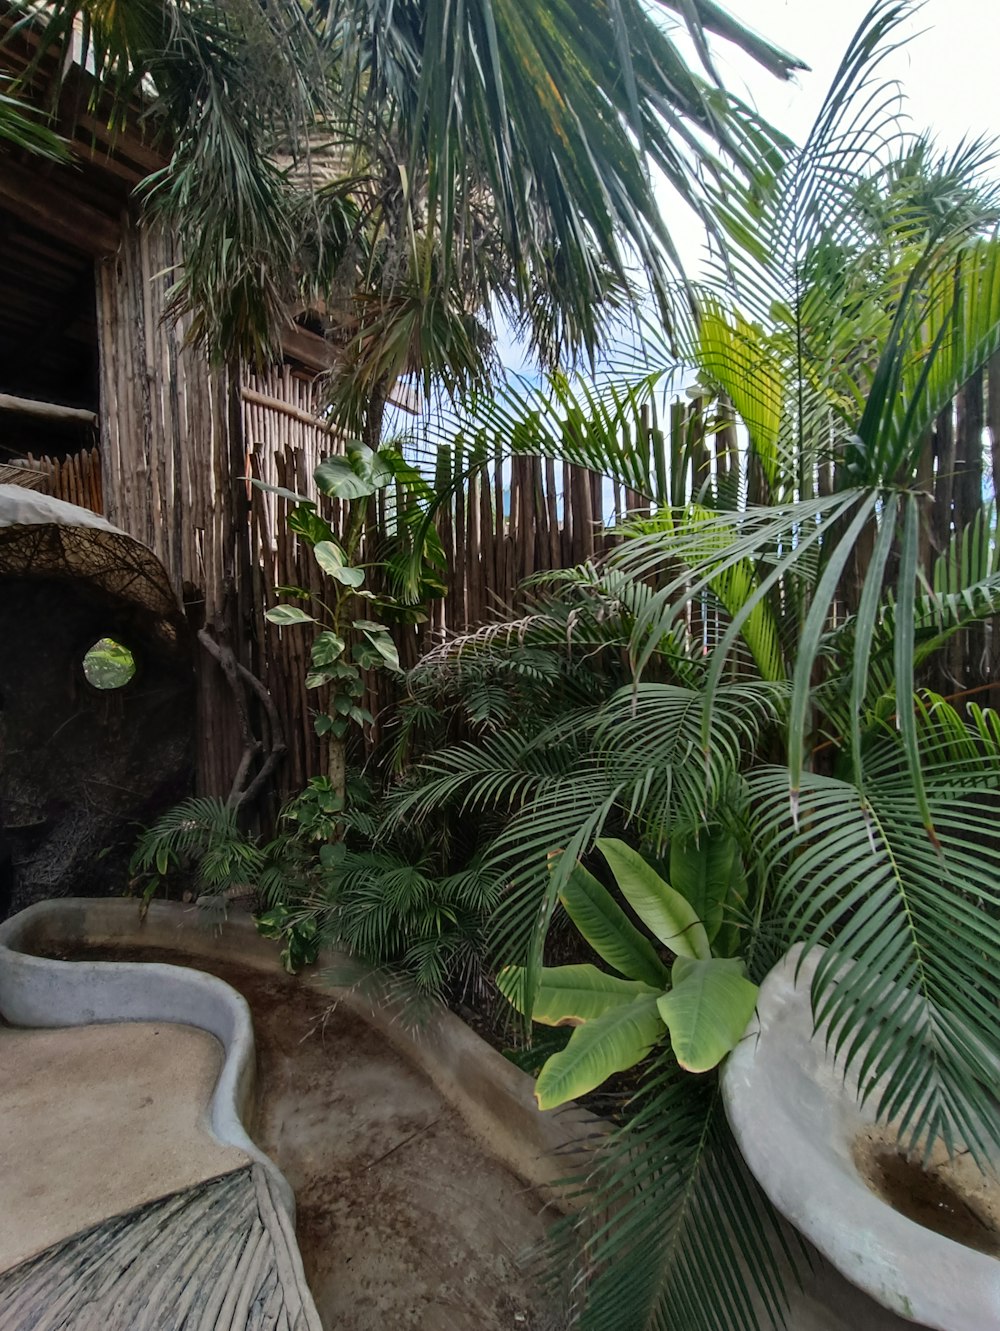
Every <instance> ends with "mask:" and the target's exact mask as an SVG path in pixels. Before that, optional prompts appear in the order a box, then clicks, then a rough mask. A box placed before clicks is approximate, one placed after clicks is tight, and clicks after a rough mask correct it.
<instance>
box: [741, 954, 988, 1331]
mask: <svg viewBox="0 0 1000 1331" xmlns="http://www.w3.org/2000/svg"><path fill="white" fill-rule="evenodd" d="M800 955H801V949H799V948H795V949H793V950H792V951H791V952H790V953H789V954H788V956H786V957H785V958H784V959H783V961H782V962H781V963H780V964H779V965H778V966H776V967H775V968H774V970H772V971H771V973H770V974H769V975H768V977H767V979H766V980H765V981H764V984H763V985H762V987H761V991H760V996H759V1000H758V1005H757V1016H756V1018H755V1019H754V1022H753V1023H752V1025H751V1027H750V1029H749V1030H748V1032H747V1035H746V1037H745V1038H744V1040H743V1041H742V1043H741V1044H740V1045H739V1046H738V1048H737V1049H736V1050H734V1052H733V1053H732V1054H731V1055H730V1057H729V1059H728V1060H727V1062H726V1066H725V1068H724V1070H723V1074H722V1090H723V1096H724V1101H725V1107H726V1113H727V1115H728V1118H729V1122H730V1125H731V1127H732V1129H733V1132H734V1134H735V1136H736V1140H737V1142H738V1143H739V1146H740V1150H741V1151H742V1153H743V1155H744V1157H745V1158H746V1161H747V1164H748V1165H749V1167H750V1169H751V1170H752V1171H753V1173H754V1174H755V1175H756V1177H757V1179H758V1181H759V1182H760V1184H761V1185H762V1187H763V1188H764V1191H765V1192H766V1193H767V1194H768V1196H769V1197H770V1199H771V1201H772V1202H773V1203H774V1205H775V1206H776V1208H777V1209H778V1210H779V1211H780V1212H781V1213H782V1214H783V1215H785V1216H786V1217H787V1218H788V1220H790V1221H791V1223H792V1224H793V1225H794V1226H795V1227H796V1229H798V1230H799V1231H800V1232H801V1233H802V1234H804V1235H805V1236H806V1237H807V1238H808V1239H809V1240H810V1241H811V1242H812V1243H813V1244H815V1246H816V1247H817V1248H818V1249H819V1250H820V1252H821V1253H823V1254H824V1255H825V1256H826V1257H827V1258H828V1259H829V1261H830V1262H831V1263H832V1264H833V1265H834V1266H835V1267H836V1268H837V1269H838V1270H839V1271H840V1272H842V1274H843V1275H845V1276H846V1277H847V1279H848V1280H849V1281H850V1282H851V1283H852V1284H854V1285H856V1286H858V1287H859V1288H861V1289H863V1290H865V1291H866V1292H867V1293H868V1294H870V1295H871V1297H872V1298H873V1299H875V1300H876V1301H877V1302H878V1303H879V1304H881V1305H882V1306H883V1307H885V1308H888V1309H891V1310H892V1311H893V1312H895V1313H896V1314H898V1315H899V1316H900V1317H901V1318H904V1319H906V1320H907V1321H908V1322H911V1323H912V1322H915V1323H917V1324H919V1325H922V1326H925V1327H928V1328H931V1327H932V1328H935V1329H936V1331H986V1328H988V1327H998V1326H1000V1261H998V1260H997V1258H996V1256H991V1255H988V1254H987V1253H985V1252H981V1251H976V1250H975V1249H974V1248H972V1247H968V1246H965V1244H964V1243H961V1242H957V1241H955V1240H954V1239H952V1238H946V1237H944V1236H943V1235H941V1234H940V1233H936V1232H934V1231H933V1230H932V1229H930V1228H927V1227H925V1225H924V1224H923V1223H916V1222H915V1221H914V1220H912V1219H909V1218H908V1217H907V1216H906V1215H904V1214H901V1212H900V1210H899V1209H895V1207H894V1205H890V1203H889V1201H888V1200H886V1199H885V1196H886V1195H888V1193H887V1187H886V1186H885V1180H886V1178H887V1175H886V1172H885V1171H886V1168H888V1167H889V1166H890V1165H891V1167H892V1168H894V1169H897V1172H898V1171H905V1170H906V1169H907V1168H908V1166H906V1164H905V1161H903V1157H902V1155H901V1154H900V1152H899V1151H898V1150H897V1146H896V1141H895V1135H894V1134H893V1133H892V1131H891V1126H890V1127H884V1126H881V1125H879V1124H878V1123H877V1122H876V1118H875V1107H874V1106H875V1102H876V1101H877V1096H875V1095H873V1096H871V1097H870V1098H869V1100H868V1101H867V1102H866V1104H865V1105H861V1104H859V1102H858V1086H857V1081H856V1079H855V1078H853V1077H852V1076H851V1075H848V1076H847V1077H846V1078H845V1076H844V1073H843V1069H842V1068H841V1067H839V1066H838V1065H836V1064H835V1063H834V1062H833V1060H832V1059H831V1057H830V1056H829V1055H828V1054H827V1052H826V1048H825V1043H824V1040H823V1038H822V1032H821V1033H820V1034H819V1035H818V1036H814V1035H813V1018H812V1009H811V1005H810V1000H809V993H810V984H811V981H812V978H813V976H814V974H815V971H816V967H817V965H818V963H819V960H820V950H819V949H816V950H814V951H813V952H811V953H810V954H809V955H808V956H807V958H806V960H805V961H804V962H803V963H802V965H801V967H800V969H799V971H798V974H797V975H796V965H797V963H798V962H799V958H800ZM885 1162H888V1165H887V1164H886V1163H885ZM929 1172H930V1176H932V1177H935V1178H939V1179H944V1180H945V1182H946V1183H947V1184H949V1185H950V1186H953V1187H954V1188H955V1191H956V1193H957V1194H958V1195H959V1196H961V1197H963V1198H966V1199H968V1205H967V1206H966V1209H969V1207H971V1208H972V1210H971V1211H970V1214H972V1212H975V1213H976V1214H978V1215H980V1216H982V1217H983V1218H984V1221H983V1234H984V1235H986V1234H987V1233H988V1232H989V1230H990V1228H991V1227H992V1226H991V1222H995V1220H996V1218H997V1217H998V1216H1000V1185H998V1184H997V1182H996V1180H988V1179H984V1178H983V1177H982V1175H981V1174H980V1173H979V1171H978V1170H976V1169H975V1167H974V1166H973V1165H972V1164H971V1162H969V1161H966V1162H964V1164H961V1165H959V1166H958V1167H957V1168H953V1167H952V1166H949V1165H947V1164H946V1163H945V1162H943V1161H942V1162H936V1161H935V1160H934V1159H932V1161H931V1166H930V1171H929ZM910 1177H911V1176H910V1175H909V1174H905V1178H906V1179H909V1178H910ZM903 1186H904V1185H900V1187H903ZM905 1186H908V1184H907V1185H905ZM877 1189H881V1191H882V1193H883V1195H880V1192H879V1191H878V1190H877ZM915 1195H916V1194H914V1196H915ZM937 1195H946V1194H945V1193H943V1192H942V1193H940V1194H937ZM894 1201H895V1203H896V1206H900V1207H906V1208H907V1209H911V1208H912V1206H913V1205H914V1201H913V1199H912V1198H911V1197H910V1196H908V1195H906V1194H905V1193H901V1194H900V1195H898V1196H897V1197H896V1198H894ZM930 1204H931V1205H933V1204H934V1203H933V1201H932V1202H931V1203H930ZM958 1209H959V1210H960V1209H961V1208H958ZM924 1214H925V1215H926V1217H927V1218H930V1215H931V1213H930V1211H925V1213H924ZM922 1218H924V1217H923V1215H922ZM966 1221H968V1217H966ZM976 1237H977V1240H978V1235H977V1236H976Z"/></svg>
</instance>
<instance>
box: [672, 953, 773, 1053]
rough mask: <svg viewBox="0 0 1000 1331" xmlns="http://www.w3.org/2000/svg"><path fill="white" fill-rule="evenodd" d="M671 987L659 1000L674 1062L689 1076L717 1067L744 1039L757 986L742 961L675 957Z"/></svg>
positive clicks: (751, 1014) (751, 1013)
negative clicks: (751, 980) (694, 959)
mask: <svg viewBox="0 0 1000 1331" xmlns="http://www.w3.org/2000/svg"><path fill="white" fill-rule="evenodd" d="M672 979H673V986H672V987H671V990H670V992H669V993H668V994H663V995H662V996H661V997H660V998H659V999H658V1000H657V1009H658V1011H659V1013H660V1016H661V1017H662V1018H663V1021H664V1024H665V1025H666V1027H667V1029H668V1031H669V1032H670V1043H671V1046H672V1047H673V1051H674V1054H675V1055H676V1057H677V1062H678V1063H679V1064H680V1065H681V1067H682V1068H685V1069H686V1070H687V1071H688V1072H708V1071H709V1069H711V1068H714V1067H717V1066H718V1064H719V1063H721V1062H722V1060H723V1059H724V1058H725V1056H726V1055H727V1054H728V1053H729V1051H730V1050H731V1049H734V1048H735V1047H736V1045H737V1044H738V1043H739V1041H740V1040H741V1039H742V1037H743V1033H744V1031H745V1030H746V1028H747V1023H748V1022H749V1021H750V1018H751V1017H752V1016H753V1010H754V1007H755V1005H756V1002H757V986H756V985H755V984H752V983H751V982H750V980H748V979H747V978H746V972H745V970H744V968H743V963H742V961H737V960H728V959H726V958H723V957H712V958H710V959H709V960H708V961H692V960H691V959H690V958H689V957H678V958H677V960H676V961H675V962H674V967H673V974H672Z"/></svg>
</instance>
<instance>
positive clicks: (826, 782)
mask: <svg viewBox="0 0 1000 1331" xmlns="http://www.w3.org/2000/svg"><path fill="white" fill-rule="evenodd" d="M893 756H894V760H895V761H894V764H893V765H892V766H890V767H889V768H888V770H886V769H885V765H884V764H883V770H881V771H876V772H871V771H870V772H869V773H868V774H867V777H866V787H865V794H864V795H863V796H862V794H861V793H860V792H859V791H858V790H857V788H856V787H855V786H854V785H853V784H849V783H847V782H844V781H841V780H838V779H836V778H832V777H822V776H819V775H815V774H807V775H806V776H805V777H804V778H803V782H802V790H801V795H800V803H799V809H798V819H797V821H796V820H794V819H793V817H792V813H791V810H790V808H789V804H788V779H789V778H788V773H787V771H785V770H782V769H777V770H764V771H761V772H757V773H754V774H752V775H751V776H750V777H749V791H750V804H749V808H750V811H751V814H750V816H751V823H752V828H753V833H754V838H755V841H756V844H757V846H758V852H757V853H758V856H759V862H760V866H761V870H762V872H763V873H764V874H765V875H767V876H768V878H769V879H770V881H771V882H772V884H773V888H772V896H771V899H770V903H769V909H770V910H771V912H772V914H773V916H774V918H775V919H777V920H781V921H782V928H783V930H784V941H785V942H786V944H787V945H789V946H790V945H791V944H793V943H795V942H803V943H804V944H805V945H806V947H807V948H811V947H814V946H817V945H822V946H824V947H826V949H827V952H826V954H825V955H824V957H823V959H822V961H821V963H820V966H819V969H818V971H817V974H816V978H815V981H814V984H813V1004H814V1010H815V1016H816V1020H817V1023H818V1024H821V1023H828V1034H827V1039H828V1040H829V1042H830V1043H831V1046H832V1048H833V1050H834V1051H835V1052H836V1053H837V1054H839V1055H840V1056H841V1057H842V1058H843V1060H844V1064H845V1066H846V1067H848V1068H850V1069H852V1071H853V1072H854V1073H855V1075H856V1076H857V1077H858V1080H859V1082H860V1085H861V1087H862V1090H863V1093H864V1095H865V1096H866V1097H867V1096H869V1095H873V1096H874V1097H875V1100H876V1106H877V1110H878V1112H879V1114H880V1116H881V1117H883V1118H884V1119H886V1120H893V1121H895V1122H896V1123H897V1125H898V1128H899V1131H900V1132H901V1135H902V1136H903V1138H904V1139H908V1140H913V1141H914V1142H916V1143H919V1144H920V1146H921V1147H922V1148H927V1147H928V1146H929V1144H930V1143H933V1142H934V1141H943V1142H944V1143H945V1144H946V1145H947V1147H948V1148H949V1150H956V1149H968V1150H970V1151H972V1152H973V1154H974V1155H975V1156H976V1158H977V1159H979V1160H980V1161H985V1160H986V1159H987V1157H988V1155H989V1153H990V1151H991V1149H992V1148H994V1147H995V1146H996V1145H997V1144H998V1143H1000V1122H998V1120H997V1115H996V1110H995V1102H994V1100H993V1095H992V1090H991V1087H992V1086H993V1084H994V1082H995V1071H994V1064H993V1055H992V1053H991V1051H992V1050H994V1049H996V1047H997V1043H998V1041H1000V1016H998V1014H997V1010H996V1006H995V1004H994V1003H993V1001H992V998H991V995H992V994H994V993H995V992H996V990H997V985H998V984H1000V942H998V939H1000V933H998V930H997V926H996V920H997V916H998V911H1000V893H998V891H997V886H996V884H997V882H998V865H1000V852H998V851H997V850H996V848H995V838H994V836H993V828H994V827H995V822H996V816H997V807H998V794H1000V784H998V780H997V777H996V769H995V766H994V768H993V771H992V774H991V772H990V770H989V769H984V768H983V766H982V765H981V764H980V765H979V766H978V768H977V770H976V772H975V775H974V777H973V779H972V780H970V779H969V777H968V776H967V775H963V774H962V773H960V772H955V771H952V770H950V768H951V757H950V756H949V758H948V761H946V762H941V763H934V764H933V765H932V764H931V763H930V762H929V759H930V758H933V757H934V756H935V754H934V746H933V745H932V746H931V752H930V753H928V752H925V753H924V754H923V765H924V783H925V792H926V794H925V798H926V801H927V804H928V805H929V808H930V811H931V815H932V818H933V822H934V826H935V828H936V831H937V837H938V840H939V844H940V852H939V854H937V855H932V854H929V853H928V842H927V837H926V834H925V829H924V814H923V811H922V808H921V801H920V800H919V799H918V797H917V794H916V792H915V791H914V788H913V784H912V780H911V777H910V774H909V772H908V770H907V764H906V761H905V758H904V755H903V752H902V746H901V744H900V742H899V741H897V742H896V746H895V753H894V755H893ZM937 756H938V758H940V757H941V754H940V751H938V753H937Z"/></svg>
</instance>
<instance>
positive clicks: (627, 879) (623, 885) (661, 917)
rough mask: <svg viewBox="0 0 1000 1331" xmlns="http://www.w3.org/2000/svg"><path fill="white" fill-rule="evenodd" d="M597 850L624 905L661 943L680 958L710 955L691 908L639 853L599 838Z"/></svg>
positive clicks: (708, 946) (698, 920) (612, 840)
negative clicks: (608, 869)
mask: <svg viewBox="0 0 1000 1331" xmlns="http://www.w3.org/2000/svg"><path fill="white" fill-rule="evenodd" d="M597 848H598V850H600V852H601V854H602V855H603V856H604V858H605V859H606V860H607V862H608V865H609V866H610V868H611V872H612V873H613V874H614V876H615V881H616V882H617V884H618V886H619V888H620V889H621V892H622V895H623V896H624V897H625V899H626V901H627V902H628V903H629V905H630V906H631V907H632V909H633V910H634V911H635V913H636V914H637V915H638V916H639V919H640V920H642V922H643V924H645V925H646V927H647V928H648V929H651V930H652V931H653V933H654V934H655V935H656V937H657V938H658V939H659V940H660V942H661V943H665V944H666V946H667V947H669V948H670V950H671V952H675V953H676V954H677V956H679V957H694V958H698V957H702V958H707V957H710V956H711V955H712V949H711V947H710V945H709V941H708V934H707V933H706V931H705V926H704V925H703V924H702V922H701V920H700V919H699V918H698V914H697V912H696V911H695V909H694V907H693V906H692V905H691V903H690V902H689V901H687V900H686V899H685V898H684V897H682V896H681V894H680V892H677V891H675V890H674V888H672V887H671V886H670V884H669V883H665V882H664V881H663V879H662V878H661V877H660V875H659V874H658V873H657V872H656V870H655V869H652V868H650V866H649V865H648V864H647V863H646V861H645V860H644V859H643V858H642V856H641V855H640V854H639V852H638V851H636V850H633V849H632V847H631V846H627V845H626V844H625V842H624V841H618V840H616V839H615V838H613V837H612V838H608V837H604V838H602V839H601V840H600V841H598V842H597Z"/></svg>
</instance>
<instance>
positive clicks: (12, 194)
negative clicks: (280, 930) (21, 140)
mask: <svg viewBox="0 0 1000 1331" xmlns="http://www.w3.org/2000/svg"><path fill="white" fill-rule="evenodd" d="M62 182H64V183H62ZM0 206H2V207H4V208H6V210H7V211H8V212H11V213H13V214H14V215H15V217H19V218H20V219H21V220H22V221H24V222H30V223H31V225H32V226H35V227H37V228H38V229H39V231H44V232H45V233H46V234H47V235H49V236H54V237H55V238H56V239H57V240H61V241H62V242H63V243H64V244H66V245H71V246H72V247H73V248H74V249H76V250H81V251H82V252H83V253H84V254H91V255H93V256H94V257H95V258H98V257H102V256H104V255H107V254H113V253H114V252H115V250H117V248H118V241H119V238H120V235H121V229H120V226H119V223H118V220H117V219H116V218H114V217H109V216H108V214H107V213H102V212H100V211H99V210H98V209H97V208H94V207H92V206H91V205H90V204H87V203H81V202H80V201H79V200H78V199H75V198H74V197H73V178H72V176H71V175H68V176H63V177H61V178H60V177H59V176H58V175H57V176H53V177H48V178H46V177H44V176H42V175H40V174H39V173H38V172H37V171H27V170H25V168H24V167H22V166H17V165H16V164H15V163H14V162H12V161H11V160H10V158H9V157H7V156H4V157H3V159H2V166H0Z"/></svg>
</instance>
